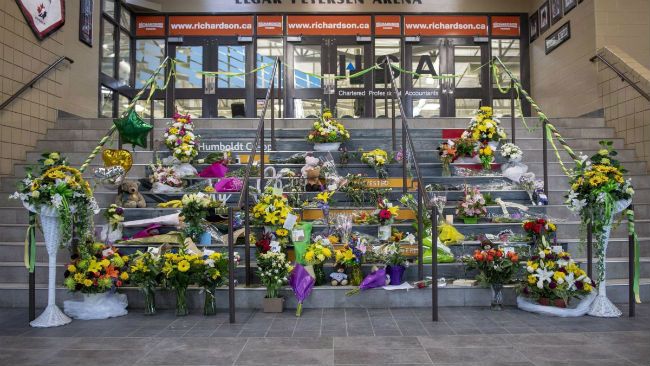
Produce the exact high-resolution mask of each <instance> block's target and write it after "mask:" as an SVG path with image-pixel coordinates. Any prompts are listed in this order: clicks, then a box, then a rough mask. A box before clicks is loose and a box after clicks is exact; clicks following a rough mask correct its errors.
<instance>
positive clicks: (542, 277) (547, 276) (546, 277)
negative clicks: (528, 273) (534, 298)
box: [533, 268, 554, 289]
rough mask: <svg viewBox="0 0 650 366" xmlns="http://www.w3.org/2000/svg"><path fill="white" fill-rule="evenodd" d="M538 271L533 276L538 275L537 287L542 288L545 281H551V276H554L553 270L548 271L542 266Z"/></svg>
mask: <svg viewBox="0 0 650 366" xmlns="http://www.w3.org/2000/svg"><path fill="white" fill-rule="evenodd" d="M536 272H537V273H536V274H534V275H533V276H535V277H537V287H538V288H540V289H543V288H544V282H545V281H546V282H551V278H553V273H554V272H553V271H547V270H545V269H542V268H538V269H537V271H536Z"/></svg>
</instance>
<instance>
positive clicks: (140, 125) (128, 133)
mask: <svg viewBox="0 0 650 366" xmlns="http://www.w3.org/2000/svg"><path fill="white" fill-rule="evenodd" d="M113 123H114V124H115V127H117V131H118V132H119V133H120V137H121V138H122V142H123V143H125V144H133V145H137V146H141V147H143V148H147V135H148V134H149V131H151V130H152V129H153V126H151V125H150V124H148V123H147V122H145V121H143V120H142V118H140V116H138V114H137V113H136V112H135V110H134V109H131V110H130V111H129V114H127V115H126V116H124V117H122V118H116V119H114V120H113Z"/></svg>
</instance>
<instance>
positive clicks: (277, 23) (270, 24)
mask: <svg viewBox="0 0 650 366" xmlns="http://www.w3.org/2000/svg"><path fill="white" fill-rule="evenodd" d="M282 30H283V28H282V15H259V16H258V17H257V35H259V36H281V35H282Z"/></svg>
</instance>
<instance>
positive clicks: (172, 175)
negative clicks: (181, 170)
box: [149, 162, 185, 194]
mask: <svg viewBox="0 0 650 366" xmlns="http://www.w3.org/2000/svg"><path fill="white" fill-rule="evenodd" d="M150 168H151V175H150V176H149V181H150V182H151V184H152V185H153V187H152V188H151V191H152V192H153V193H163V194H164V193H178V192H181V191H182V188H183V186H184V185H185V183H184V182H183V179H182V178H181V176H180V174H178V173H177V172H176V169H175V168H174V167H173V166H165V165H163V164H162V163H160V162H158V163H156V164H151V165H150Z"/></svg>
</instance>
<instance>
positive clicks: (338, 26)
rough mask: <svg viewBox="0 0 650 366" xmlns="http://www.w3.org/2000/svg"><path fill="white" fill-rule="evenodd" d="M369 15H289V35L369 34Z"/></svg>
mask: <svg viewBox="0 0 650 366" xmlns="http://www.w3.org/2000/svg"><path fill="white" fill-rule="evenodd" d="M370 19H371V17H370V15H289V16H287V35H290V36H300V35H303V36H329V35H331V36H356V35H360V36H369V35H370V34H371V29H370Z"/></svg>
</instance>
